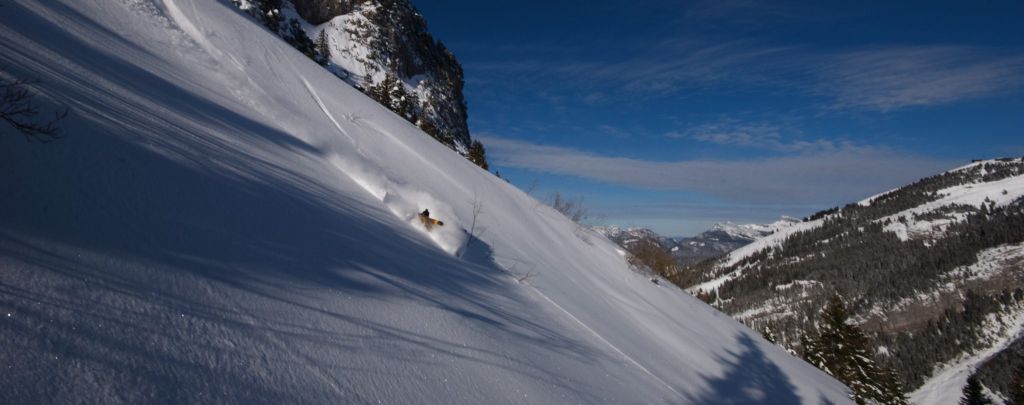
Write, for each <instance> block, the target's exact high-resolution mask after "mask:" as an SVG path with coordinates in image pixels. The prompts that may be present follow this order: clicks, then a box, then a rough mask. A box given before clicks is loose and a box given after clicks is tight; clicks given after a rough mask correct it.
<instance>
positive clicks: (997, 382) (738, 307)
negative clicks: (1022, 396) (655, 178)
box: [688, 158, 1024, 404]
mask: <svg viewBox="0 0 1024 405" xmlns="http://www.w3.org/2000/svg"><path fill="white" fill-rule="evenodd" d="M1022 257H1024V159H1020V158H1007V159H994V160H985V161H978V162H973V163H971V164H969V165H966V166H963V167H960V168H956V169H953V170H950V171H948V172H944V173H941V174H938V175H935V176H932V177H928V178H925V179H922V180H920V181H918V182H916V183H914V184H911V185H908V186H906V187H902V188H899V189H896V190H892V191H889V192H886V193H883V194H880V195H878V196H874V197H871V198H869V199H866V200H863V201H860V202H858V203H853V204H849V205H847V206H845V207H843V208H841V209H840V208H834V209H830V210H826V211H823V212H820V213H818V214H815V215H812V216H811V217H809V218H807V219H806V220H805V221H803V222H800V223H798V224H795V225H792V226H789V227H786V228H784V229H781V230H779V231H778V232H775V233H774V234H771V235H769V236H766V237H764V238H762V239H759V240H757V241H755V242H753V243H751V244H749V245H747V246H744V247H742V248H739V249H737V250H735V251H733V252H732V253H730V254H729V255H728V256H727V257H724V258H722V259H721V260H719V261H716V262H713V263H707V262H705V263H701V264H700V265H698V266H696V267H695V268H691V269H688V270H689V271H693V272H696V273H697V274H698V275H699V279H698V280H697V282H696V283H693V285H691V286H689V290H690V291H692V292H695V293H700V294H701V296H704V297H706V298H707V299H709V300H711V301H713V302H714V304H715V305H716V306H717V307H719V308H721V309H722V310H723V311H725V312H727V313H729V314H731V315H733V316H734V317H736V318H737V319H739V320H741V321H743V322H744V323H747V324H748V325H752V326H755V327H756V328H762V327H766V326H767V327H769V328H771V329H772V330H773V331H776V332H778V333H779V335H780V339H781V340H782V342H783V344H784V345H786V346H788V347H791V348H797V346H798V338H799V336H800V335H801V334H802V333H803V331H804V330H805V329H806V328H807V327H808V326H809V325H808V321H809V320H814V319H815V316H814V314H815V312H816V311H818V310H819V309H820V308H821V306H822V303H823V302H824V301H825V300H826V299H827V298H828V297H829V296H830V295H831V294H833V293H839V294H840V295H842V296H843V297H844V298H845V299H846V300H847V301H848V302H850V303H852V304H853V308H852V310H853V313H854V314H855V315H856V316H857V318H858V321H859V322H860V324H861V326H862V327H863V328H865V329H866V330H868V331H869V332H871V333H873V337H874V340H875V343H876V346H877V349H878V352H879V356H880V359H879V360H881V361H882V362H883V363H885V364H888V365H890V366H892V367H894V368H895V369H896V370H897V371H898V373H899V375H900V377H901V379H902V380H903V383H904V386H906V387H908V388H911V389H915V388H916V389H918V390H917V391H916V392H915V393H914V394H913V396H912V399H914V400H915V401H917V402H918V403H922V404H924V403H927V404H932V403H955V402H956V398H957V397H958V394H957V395H952V396H950V395H947V394H950V393H958V392H959V389H960V387H962V386H963V385H964V382H965V381H966V379H967V377H968V375H969V374H970V373H971V372H973V371H975V370H977V371H978V372H979V374H980V375H981V377H982V382H983V383H984V384H986V385H987V386H988V387H989V388H991V389H993V390H994V391H996V392H997V393H998V392H1002V393H1003V394H1005V389H1006V388H1007V387H1009V381H1008V379H1009V373H1004V375H1000V374H998V373H993V372H987V371H986V370H987V367H998V368H1000V369H1002V370H1006V369H1012V368H1010V367H1011V366H1016V365H1018V364H1021V363H1024V359H1018V360H1016V361H1008V362H1005V363H1002V364H1001V365H998V366H996V365H992V366H990V365H989V363H990V362H989V360H991V359H995V358H997V357H999V354H1000V353H1002V352H1003V351H1005V349H1007V348H1008V347H1011V346H1013V342H1015V341H1019V340H1020V339H1022V336H1024V335H1022V334H1024V328H1022V322H1021V319H1024V261H1022V260H1021V258H1022ZM1000 390H1002V391H1000Z"/></svg>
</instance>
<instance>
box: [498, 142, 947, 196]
mask: <svg viewBox="0 0 1024 405" xmlns="http://www.w3.org/2000/svg"><path fill="white" fill-rule="evenodd" d="M481 138H482V139H483V141H484V142H485V143H486V144H487V148H488V149H487V150H488V156H489V157H490V158H491V161H492V163H494V164H496V165H499V166H505V167H514V168H520V169H528V170H534V171H538V172H545V173H552V174H559V175H570V176H576V177H580V178H585V179H590V180H596V181H600V182H604V183H609V184H616V185H624V186H631V187H637V188H645V189H655V190H682V191H692V192H698V193H704V194H707V195H711V196H715V197H718V198H720V199H723V200H725V201H731V202H736V203H749V204H836V203H840V202H846V201H851V200H855V199H859V198H862V197H865V196H868V195H871V194H874V193H877V192H879V191H883V190H885V189H888V188H892V187H895V186H897V185H900V184H904V183H906V182H908V181H910V180H914V179H916V178H919V177H922V176H925V175H928V174H933V173H935V172H936V171H938V170H941V169H943V168H947V167H950V166H951V165H952V164H953V163H952V162H946V161H940V160H936V159H930V158H925V157H920V156H914V155H908V154H901V153H897V152H895V151H892V150H889V149H886V148H880V147H868V146H855V145H849V144H847V145H842V146H840V147H839V148H837V149H836V150H833V151H826V152H819V153H813V154H801V155H796V156H786V157H776V158H763V159H748V160H684V161H652V160H642V159H632V158H624V157H616V156H603V155H598V154H594V153H589V152H585V151H581V150H577V149H572V148H564V147H557V146H545V145H538V144H533V143H528V142H522V141H517V140H510V139H505V138H499V137H495V136H482V137H481Z"/></svg>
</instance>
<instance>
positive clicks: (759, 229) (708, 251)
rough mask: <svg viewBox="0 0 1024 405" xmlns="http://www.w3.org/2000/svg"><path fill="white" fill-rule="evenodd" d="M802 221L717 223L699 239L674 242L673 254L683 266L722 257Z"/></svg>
mask: <svg viewBox="0 0 1024 405" xmlns="http://www.w3.org/2000/svg"><path fill="white" fill-rule="evenodd" d="M799 222H800V220H798V219H796V218H791V217H782V218H780V219H779V220H778V221H775V222H772V223H770V224H739V225H738V224H734V223H732V222H723V223H718V224H715V225H714V226H713V227H711V229H708V230H707V231H704V232H701V233H700V234H698V235H697V236H694V237H690V238H678V239H674V240H673V242H674V246H673V247H672V248H671V249H672V254H673V255H674V256H676V257H677V258H679V261H680V263H681V264H684V265H685V264H691V263H695V262H697V261H700V260H703V259H707V258H711V257H718V256H722V255H724V254H726V253H729V252H732V251H733V250H736V249H739V248H741V247H743V246H746V245H749V244H750V243H752V242H754V241H756V240H759V239H761V238H764V237H767V236H768V235H771V234H774V233H776V232H778V231H781V230H783V229H785V228H788V227H790V226H792V225H794V224H797V223H799Z"/></svg>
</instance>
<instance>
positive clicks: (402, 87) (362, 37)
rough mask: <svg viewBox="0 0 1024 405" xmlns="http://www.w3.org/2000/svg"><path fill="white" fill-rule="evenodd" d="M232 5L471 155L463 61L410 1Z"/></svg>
mask: <svg viewBox="0 0 1024 405" xmlns="http://www.w3.org/2000/svg"><path fill="white" fill-rule="evenodd" d="M233 2H234V3H235V4H237V5H238V6H239V8H240V9H242V10H245V11H246V12H248V13H250V14H252V15H253V16H254V17H256V18H257V19H258V20H260V21H262V22H263V23H264V24H265V25H268V26H269V27H270V28H271V29H273V30H274V31H276V32H277V33H279V35H281V36H282V37H283V38H285V39H287V40H288V42H290V43H292V45H293V46H295V47H296V48H297V49H299V50H301V51H303V52H305V53H307V54H308V55H309V56H311V57H312V58H313V59H316V60H319V61H320V62H321V63H322V64H323V65H325V67H326V68H327V69H328V70H330V71H331V72H333V73H335V75H337V76H338V77H339V78H341V79H342V80H345V81H346V82H348V83H349V84H351V85H353V86H355V87H357V88H360V89H362V90H363V91H364V92H365V93H367V94H368V95H370V96H371V97H373V98H374V99H376V100H377V101H378V102H380V103H381V104H383V105H385V106H386V107H388V108H390V109H391V110H392V111H395V112H396V113H397V114H398V115H401V116H403V117H405V118H406V119H407V120H409V121H410V122H412V123H414V124H416V126H418V127H419V128H420V129H422V130H423V131H425V132H427V133H429V134H430V135H431V136H433V137H434V138H436V139H437V140H438V141H440V142H441V143H443V144H445V145H448V146H449V147H451V148H453V149H455V150H457V151H459V152H460V153H462V154H466V153H467V152H468V149H469V148H470V145H471V143H472V139H471V138H470V134H469V127H468V125H467V123H466V120H467V117H468V116H467V113H466V101H465V98H464V97H463V95H462V89H463V74H462V66H461V65H460V64H459V61H458V60H457V59H456V58H455V55H453V54H452V52H451V51H449V50H448V48H447V47H445V45H444V44H443V43H441V42H440V41H437V40H435V39H434V38H433V37H432V36H431V35H430V32H429V31H428V30H427V23H426V20H424V19H423V16H422V15H421V14H420V13H419V12H418V11H417V10H416V8H415V7H414V6H413V5H412V3H410V1H409V0H388V1H382V0H297V1H289V0H233ZM268 14H269V15H271V16H273V18H268V17H267V15H268ZM293 25H294V26H295V27H294V28H293Z"/></svg>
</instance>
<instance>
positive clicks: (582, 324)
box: [531, 286, 683, 397]
mask: <svg viewBox="0 0 1024 405" xmlns="http://www.w3.org/2000/svg"><path fill="white" fill-rule="evenodd" d="M531 287H532V286H531ZM532 288H533V291H536V292H537V295H539V296H540V297H541V298H543V299H544V300H545V301H547V302H549V303H551V305H554V306H555V308H558V310H559V311H562V312H563V313H565V315H566V316H568V317H569V318H570V319H572V320H573V321H575V322H576V323H577V324H579V325H580V326H582V327H583V329H586V330H587V332H590V334H592V335H594V337H596V338H597V339H598V340H600V341H601V342H602V343H604V344H605V345H607V346H608V347H610V348H612V350H614V351H615V352H616V353H618V354H619V355H621V356H622V357H623V358H625V359H626V360H628V361H629V362H630V363H632V364H633V365H634V366H637V368H639V369H640V370H642V371H643V372H644V373H647V375H649V376H651V377H653V378H654V379H655V380H658V382H660V383H661V384H662V385H664V386H665V387H666V388H668V389H669V390H672V392H674V393H676V395H679V396H680V397H682V396H683V394H682V393H680V392H679V391H676V389H675V388H673V387H672V386H671V385H669V383H668V382H666V381H665V380H663V379H662V378H661V377H658V376H657V375H655V374H654V373H652V372H651V370H648V369H647V367H644V366H643V365H642V364H640V362H638V361H636V360H634V359H633V358H632V357H630V356H629V355H628V354H626V353H625V352H623V351H622V350H619V348H618V347H615V345H613V344H612V342H609V341H608V340H606V339H605V338H603V337H601V335H599V334H598V333H597V332H596V331H594V330H593V329H590V327H589V326H587V324H585V323H583V321H581V320H580V319H579V318H577V317H576V316H575V315H573V314H572V313H571V312H569V311H567V310H566V309H565V308H562V306H561V305H558V304H557V303H555V301H553V300H552V299H551V298H548V296H547V295H545V294H544V293H543V292H541V291H540V290H539V289H537V287H532Z"/></svg>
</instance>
